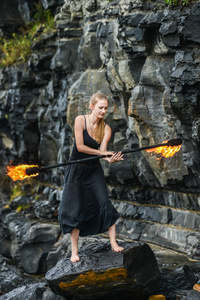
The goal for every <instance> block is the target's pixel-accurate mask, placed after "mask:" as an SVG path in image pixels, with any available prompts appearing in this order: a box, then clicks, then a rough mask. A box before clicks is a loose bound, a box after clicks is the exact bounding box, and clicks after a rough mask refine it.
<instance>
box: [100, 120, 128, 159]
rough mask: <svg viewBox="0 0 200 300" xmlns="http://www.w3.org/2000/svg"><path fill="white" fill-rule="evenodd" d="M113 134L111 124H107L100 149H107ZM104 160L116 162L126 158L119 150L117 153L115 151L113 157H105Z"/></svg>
mask: <svg viewBox="0 0 200 300" xmlns="http://www.w3.org/2000/svg"><path fill="white" fill-rule="evenodd" d="M111 134H112V130H111V128H110V126H108V125H107V124H106V126H105V134H104V138H103V141H102V142H101V145H100V150H103V151H106V150H107V145H108V142H109V140H110V138H111ZM104 160H107V161H108V162H109V163H114V162H117V161H121V160H124V159H123V154H121V152H117V153H114V152H113V154H112V156H111V157H105V158H104Z"/></svg>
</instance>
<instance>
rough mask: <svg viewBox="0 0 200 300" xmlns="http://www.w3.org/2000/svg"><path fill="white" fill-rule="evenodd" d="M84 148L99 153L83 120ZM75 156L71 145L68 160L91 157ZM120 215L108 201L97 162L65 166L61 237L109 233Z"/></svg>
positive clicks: (85, 155)
mask: <svg viewBox="0 0 200 300" xmlns="http://www.w3.org/2000/svg"><path fill="white" fill-rule="evenodd" d="M83 139H84V145H86V146H88V147H90V148H94V149H98V148H99V146H100V145H99V144H98V143H97V142H96V141H95V140H94V139H93V138H92V137H91V136H90V135H89V134H88V131H87V127H86V119H85V129H84V131H83ZM91 156H93V155H90V154H87V153H82V152H78V150H77V147H76V141H75V142H74V146H73V150H72V154H71V156H70V160H77V159H81V158H86V157H91ZM118 218H119V214H118V212H117V211H116V209H115V208H114V206H113V205H112V203H111V202H110V200H109V199H108V194H107V188H106V183H105V179H104V173H103V169H102V167H101V164H100V162H99V160H93V161H89V162H84V164H79V163H77V164H72V165H68V166H67V168H66V173H65V183H64V188H63V194H62V200H61V203H60V207H59V216H58V219H59V222H60V227H61V230H62V232H63V233H69V232H71V230H72V229H73V228H78V229H79V230H80V236H87V235H93V234H97V233H102V232H105V231H107V230H108V228H109V227H110V226H112V225H113V224H114V223H115V222H116V220H117V219H118Z"/></svg>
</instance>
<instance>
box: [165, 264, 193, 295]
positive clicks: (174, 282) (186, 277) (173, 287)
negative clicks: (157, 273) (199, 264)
mask: <svg viewBox="0 0 200 300" xmlns="http://www.w3.org/2000/svg"><path fill="white" fill-rule="evenodd" d="M161 278H162V285H161V291H162V292H163V293H165V295H166V297H167V299H168V298H169V299H177V298H175V297H176V292H177V291H179V290H191V289H192V287H193V286H194V284H195V283H196V281H197V280H196V278H195V274H194V273H193V272H192V270H191V268H190V267H188V266H187V265H184V266H182V267H180V268H178V269H175V270H167V269H163V270H162V271H161ZM180 299H182V298H180ZM188 299H190V298H188ZM191 299H192V298H191Z"/></svg>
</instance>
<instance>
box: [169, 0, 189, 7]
mask: <svg viewBox="0 0 200 300" xmlns="http://www.w3.org/2000/svg"><path fill="white" fill-rule="evenodd" d="M165 3H168V4H170V5H172V6H177V5H183V6H186V5H189V4H190V3H191V0H165Z"/></svg>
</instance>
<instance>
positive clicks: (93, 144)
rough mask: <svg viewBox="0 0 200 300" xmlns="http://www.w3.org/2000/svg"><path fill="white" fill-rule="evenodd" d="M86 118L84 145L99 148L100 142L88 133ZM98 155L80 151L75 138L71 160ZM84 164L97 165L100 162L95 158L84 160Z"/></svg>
mask: <svg viewBox="0 0 200 300" xmlns="http://www.w3.org/2000/svg"><path fill="white" fill-rule="evenodd" d="M84 118H85V129H84V130H83V142H84V145H86V146H88V147H90V148H93V149H98V148H99V146H100V144H99V143H98V142H97V141H95V140H94V139H93V138H92V137H91V136H90V135H89V133H88V131H87V125H86V117H85V116H84ZM94 156H96V155H93V154H87V153H83V152H79V151H78V149H77V147H76V140H74V145H73V149H72V153H71V156H70V161H72V160H77V159H83V158H89V157H94ZM83 164H87V165H95V164H99V160H98V159H95V160H91V161H85V162H83Z"/></svg>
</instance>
